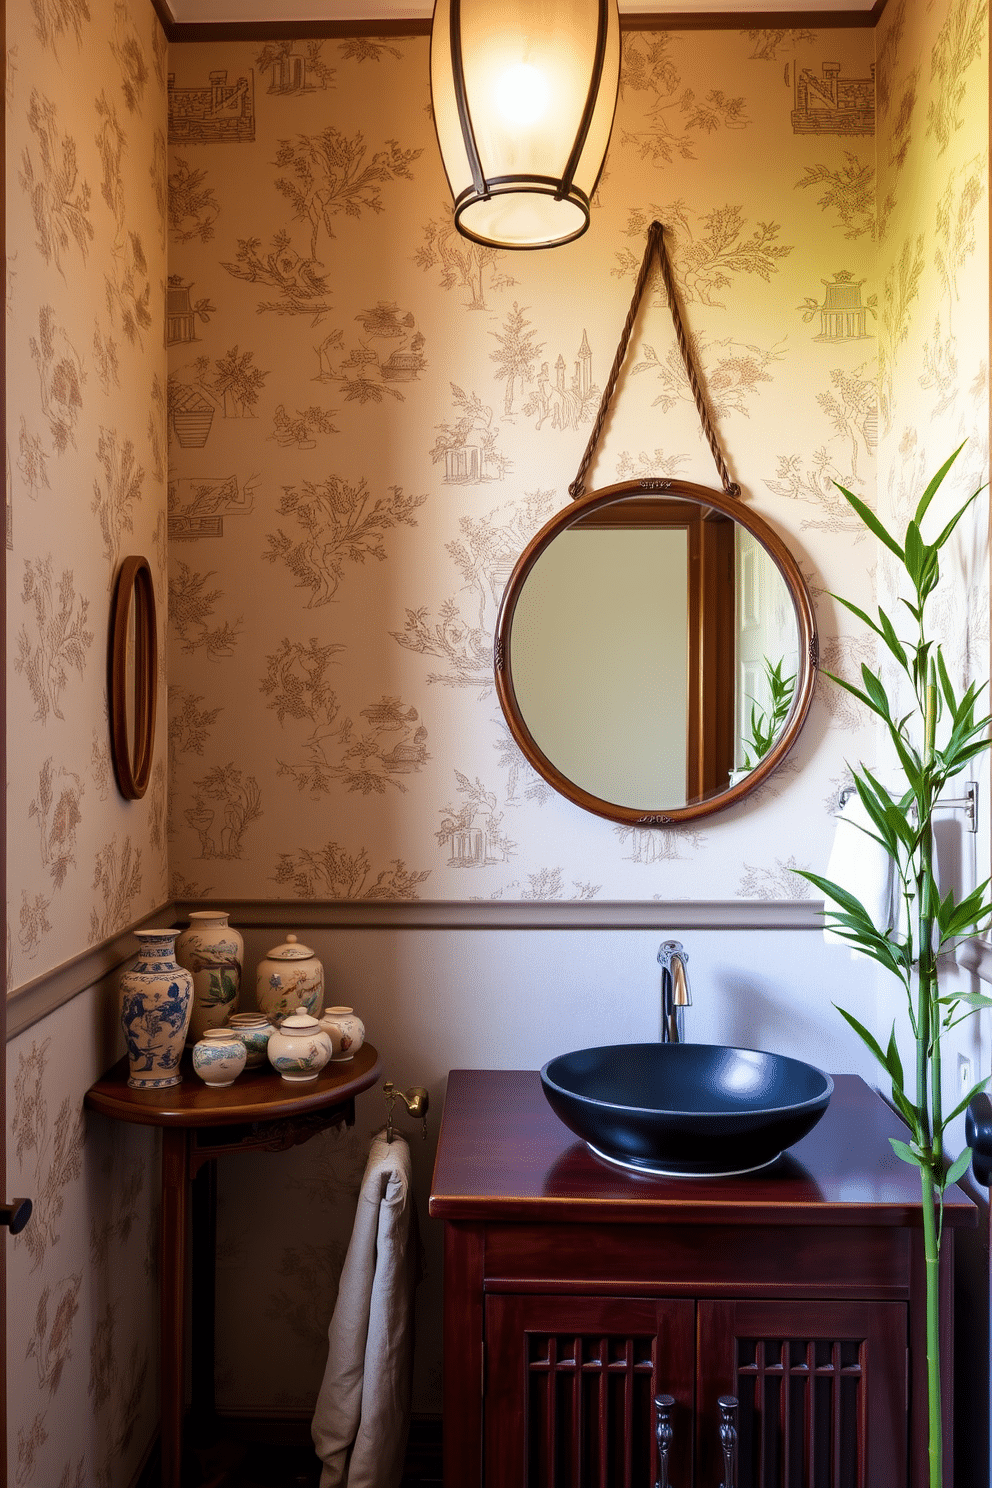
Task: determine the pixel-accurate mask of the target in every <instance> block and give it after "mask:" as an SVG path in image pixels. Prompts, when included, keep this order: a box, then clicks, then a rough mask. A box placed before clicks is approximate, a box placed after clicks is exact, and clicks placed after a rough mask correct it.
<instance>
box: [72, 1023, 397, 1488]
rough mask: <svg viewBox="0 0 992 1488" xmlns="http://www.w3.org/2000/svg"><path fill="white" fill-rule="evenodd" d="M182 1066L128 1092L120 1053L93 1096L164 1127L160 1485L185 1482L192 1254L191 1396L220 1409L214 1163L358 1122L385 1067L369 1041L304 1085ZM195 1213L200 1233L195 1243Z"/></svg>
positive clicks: (106, 1108)
mask: <svg viewBox="0 0 992 1488" xmlns="http://www.w3.org/2000/svg"><path fill="white" fill-rule="evenodd" d="M182 1073H183V1080H182V1084H181V1085H172V1086H170V1087H169V1088H167V1089H165V1090H131V1089H129V1087H128V1083H127V1076H128V1066H127V1060H126V1059H122V1060H121V1061H120V1062H119V1063H118V1064H115V1065H114V1067H113V1069H111V1070H108V1071H107V1073H106V1074H105V1075H104V1076H103V1078H102V1079H100V1080H97V1082H96V1084H95V1085H92V1086H91V1087H90V1089H89V1090H88V1091H87V1093H86V1104H87V1106H88V1107H89V1108H90V1110H92V1111H99V1112H100V1114H101V1115H103V1116H110V1117H111V1118H112V1119H113V1120H115V1121H131V1122H135V1123H137V1124H138V1125H140V1126H158V1127H161V1129H162V1215H161V1231H160V1233H161V1254H160V1256H159V1290H160V1317H161V1335H162V1336H161V1402H162V1428H161V1429H162V1488H181V1467H182V1435H183V1408H184V1404H185V1390H184V1377H183V1364H184V1359H185V1339H184V1325H185V1318H186V1270H187V1266H186V1262H187V1256H188V1255H190V1259H191V1279H192V1289H193V1291H194V1293H195V1295H196V1298H197V1312H198V1313H200V1316H201V1317H203V1318H204V1322H203V1323H202V1324H198V1332H197V1346H196V1348H195V1349H193V1351H192V1380H191V1385H192V1396H193V1402H194V1406H195V1407H196V1408H197V1409H198V1410H199V1411H203V1412H207V1413H209V1414H212V1413H213V1399H214V1377H213V1376H214V1324H213V1298H214V1243H213V1242H214V1235H215V1221H216V1198H217V1173H216V1161H215V1160H216V1159H217V1158H218V1157H221V1156H223V1154H224V1153H227V1152H281V1151H284V1150H285V1149H286V1148H288V1147H295V1146H297V1145H298V1144H299V1143H300V1142H306V1141H307V1140H308V1139H309V1138H310V1137H312V1136H315V1135H316V1134H317V1132H320V1131H326V1130H327V1129H328V1127H332V1126H340V1125H341V1124H342V1123H343V1124H345V1125H347V1126H352V1125H353V1124H354V1120H355V1096H356V1095H359V1094H361V1092H362V1091H363V1090H368V1089H369V1087H370V1086H371V1085H374V1084H375V1082H376V1081H377V1080H378V1078H379V1075H380V1073H381V1065H380V1061H379V1055H378V1052H377V1051H376V1049H374V1048H373V1047H372V1045H371V1044H365V1045H364V1046H363V1047H362V1048H361V1049H359V1051H358V1053H357V1054H356V1055H355V1057H354V1059H353V1060H351V1061H349V1062H347V1063H338V1064H329V1065H327V1066H326V1068H325V1069H323V1070H321V1072H320V1074H319V1075H318V1076H317V1078H316V1079H315V1080H308V1081H306V1082H305V1083H303V1082H301V1083H299V1084H296V1083H292V1082H290V1081H288V1080H283V1079H281V1078H280V1076H279V1075H277V1074H276V1072H275V1070H273V1069H270V1068H264V1069H260V1070H249V1071H247V1072H246V1073H245V1074H243V1075H240V1076H239V1077H238V1079H237V1080H235V1082H234V1084H233V1085H228V1086H226V1087H225V1088H224V1089H220V1090H218V1089H211V1088H210V1087H209V1086H207V1085H204V1084H203V1082H202V1081H201V1080H199V1079H198V1078H197V1077H196V1076H195V1075H194V1074H193V1070H192V1066H191V1064H190V1058H189V1054H188V1053H187V1054H186V1055H185V1056H184V1058H183V1065H182ZM194 1180H195V1181H194ZM191 1195H192V1203H190V1196H191ZM188 1216H190V1217H191V1219H192V1232H193V1235H194V1237H195V1239H194V1244H193V1245H192V1247H191V1249H190V1247H189V1245H188V1240H187V1217H188Z"/></svg>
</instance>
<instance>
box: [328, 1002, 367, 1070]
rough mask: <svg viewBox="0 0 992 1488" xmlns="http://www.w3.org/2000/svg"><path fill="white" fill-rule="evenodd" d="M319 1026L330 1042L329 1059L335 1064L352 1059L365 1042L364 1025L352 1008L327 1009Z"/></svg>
mask: <svg viewBox="0 0 992 1488" xmlns="http://www.w3.org/2000/svg"><path fill="white" fill-rule="evenodd" d="M320 1026H321V1028H322V1029H323V1030H324V1032H325V1033H326V1034H327V1036H328V1038H329V1039H330V1041H331V1050H332V1053H331V1058H332V1059H333V1060H334V1061H335V1063H337V1064H342V1063H343V1062H344V1061H345V1060H346V1059H354V1057H355V1055H356V1054H357V1053H358V1051H359V1049H360V1048H361V1047H362V1045H363V1044H364V1042H365V1024H364V1023H363V1022H362V1020H361V1018H359V1017H358V1015H357V1013H356V1012H355V1010H354V1009H353V1008H350V1007H331V1008H327V1009H326V1010H325V1012H324V1015H323V1017H322V1018H321V1020H320Z"/></svg>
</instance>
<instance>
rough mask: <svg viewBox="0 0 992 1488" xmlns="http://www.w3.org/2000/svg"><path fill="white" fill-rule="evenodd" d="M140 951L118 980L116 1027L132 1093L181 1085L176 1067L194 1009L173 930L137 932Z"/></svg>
mask: <svg viewBox="0 0 992 1488" xmlns="http://www.w3.org/2000/svg"><path fill="white" fill-rule="evenodd" d="M134 934H135V938H136V939H137V941H138V944H139V946H140V950H139V952H138V958H137V960H136V961H135V963H134V965H133V966H132V967H131V968H130V969H129V970H128V971H125V972H124V974H123V975H122V977H121V1027H122V1028H123V1030H124V1041H125V1043H126V1044H127V1057H128V1065H129V1067H130V1074H129V1077H128V1082H127V1083H128V1085H129V1086H130V1087H131V1089H132V1090H161V1089H163V1088H164V1087H165V1086H167V1085H178V1084H180V1083H181V1081H182V1075H181V1074H180V1073H179V1061H180V1059H181V1058H182V1053H183V1048H184V1046H185V1043H186V1030H187V1028H188V1027H189V1016H190V1010H191V1008H192V1005H193V978H192V976H191V975H190V973H189V972H188V971H187V970H186V969H185V968H184V967H182V966H180V965H179V963H178V961H177V960H176V955H175V950H176V937H177V936H178V934H179V931H178V930H136V931H135V932H134Z"/></svg>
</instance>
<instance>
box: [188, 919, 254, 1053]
mask: <svg viewBox="0 0 992 1488" xmlns="http://www.w3.org/2000/svg"><path fill="white" fill-rule="evenodd" d="M244 954H245V943H244V940H243V939H242V937H241V935H240V934H239V933H238V931H237V930H234V929H232V928H231V926H230V925H229V924H228V923H227V911H226V910H220V909H196V910H194V911H193V913H192V914H191V915H190V917H189V927H188V928H187V929H186V930H184V931H183V933H182V934H181V935H180V937H179V939H178V940H177V942H176V960H177V961H178V962H179V964H180V966H185V967H186V969H187V971H190V972H192V974H193V1011H192V1013H191V1015H190V1020H189V1034H188V1037H187V1042H189V1043H195V1042H196V1040H197V1039H198V1038H200V1037H201V1036H202V1035H203V1034H204V1033H205V1032H206V1031H207V1029H208V1028H220V1027H221V1026H222V1025H223V1024H224V1023H226V1021H227V1019H228V1017H229V1015H230V1014H231V1013H233V1012H234V1011H235V1009H236V1008H237V1006H238V994H239V992H240V990H241V969H242V966H243V965H244Z"/></svg>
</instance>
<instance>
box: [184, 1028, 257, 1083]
mask: <svg viewBox="0 0 992 1488" xmlns="http://www.w3.org/2000/svg"><path fill="white" fill-rule="evenodd" d="M247 1057H248V1054H247V1050H246V1049H245V1046H244V1044H243V1043H242V1042H241V1040H240V1039H239V1038H238V1035H237V1034H236V1033H235V1031H234V1029H233V1028H208V1029H207V1031H206V1033H205V1034H204V1035H203V1037H202V1038H200V1039H197V1041H196V1043H195V1044H194V1045H193V1069H194V1071H195V1072H196V1074H198V1075H199V1077H200V1079H201V1080H202V1081H203V1082H204V1084H205V1085H233V1084H234V1081H235V1080H236V1079H237V1077H238V1076H239V1075H240V1073H241V1071H242V1070H243V1069H244V1067H245V1063H246V1060H247Z"/></svg>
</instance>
